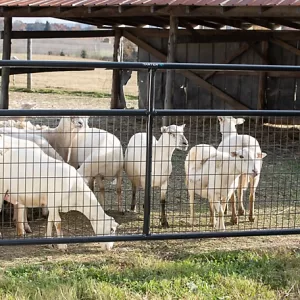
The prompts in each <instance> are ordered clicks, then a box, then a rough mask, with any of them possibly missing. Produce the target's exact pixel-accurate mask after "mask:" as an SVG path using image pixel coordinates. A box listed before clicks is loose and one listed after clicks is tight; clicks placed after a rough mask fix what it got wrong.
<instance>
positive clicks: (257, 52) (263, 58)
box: [250, 41, 268, 64]
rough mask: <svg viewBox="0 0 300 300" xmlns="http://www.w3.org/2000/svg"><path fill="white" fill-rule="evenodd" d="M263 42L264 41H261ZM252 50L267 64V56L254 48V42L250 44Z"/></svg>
mask: <svg viewBox="0 0 300 300" xmlns="http://www.w3.org/2000/svg"><path fill="white" fill-rule="evenodd" d="M263 42H265V41H263ZM250 47H251V48H252V49H253V51H254V52H255V53H256V54H257V55H258V56H259V57H260V58H261V59H262V61H263V63H265V64H267V61H268V57H266V56H265V55H264V54H263V53H262V52H261V51H260V50H258V49H257V48H256V45H255V44H252V45H250Z"/></svg>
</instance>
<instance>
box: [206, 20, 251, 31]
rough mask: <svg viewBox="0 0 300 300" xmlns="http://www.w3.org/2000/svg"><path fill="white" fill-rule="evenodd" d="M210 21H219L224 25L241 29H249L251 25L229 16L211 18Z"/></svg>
mask: <svg viewBox="0 0 300 300" xmlns="http://www.w3.org/2000/svg"><path fill="white" fill-rule="evenodd" d="M208 21H211V22H216V23H219V24H221V25H222V27H223V26H231V27H236V28H240V29H247V28H248V27H249V26H247V25H245V24H243V22H241V21H239V20H236V19H227V18H211V19H208Z"/></svg>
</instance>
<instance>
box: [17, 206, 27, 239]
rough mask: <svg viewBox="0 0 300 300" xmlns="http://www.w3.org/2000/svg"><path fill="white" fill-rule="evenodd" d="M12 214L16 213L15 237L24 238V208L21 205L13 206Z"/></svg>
mask: <svg viewBox="0 0 300 300" xmlns="http://www.w3.org/2000/svg"><path fill="white" fill-rule="evenodd" d="M14 213H16V215H15V216H16V227H17V235H18V236H24V235H25V234H26V233H25V230H24V218H25V206H24V205H23V204H20V203H18V204H16V205H14Z"/></svg>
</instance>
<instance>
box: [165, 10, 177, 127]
mask: <svg viewBox="0 0 300 300" xmlns="http://www.w3.org/2000/svg"><path fill="white" fill-rule="evenodd" d="M177 28H178V19H177V18H176V17H173V16H171V17H170V31H169V41H168V55H167V62H169V63H173V62H176V37H177V34H176V32H177ZM174 80H175V70H167V76H166V88H165V99H164V109H172V108H173V103H172V102H173V97H174ZM163 125H164V126H166V125H168V124H167V118H163Z"/></svg>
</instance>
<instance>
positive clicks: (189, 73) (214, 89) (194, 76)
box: [124, 30, 249, 109]
mask: <svg viewBox="0 0 300 300" xmlns="http://www.w3.org/2000/svg"><path fill="white" fill-rule="evenodd" d="M124 36H125V37H126V38H127V39H128V40H130V41H131V42H133V43H135V44H136V45H137V46H138V47H141V48H143V49H144V50H146V51H147V52H149V53H150V54H151V55H153V56H155V57H156V58H157V59H159V60H160V61H163V62H166V60H167V56H166V55H165V54H164V53H162V52H160V51H158V50H157V49H155V48H154V47H153V46H151V45H149V44H148V43H146V42H145V41H143V40H142V39H140V38H138V37H136V36H134V35H132V34H131V33H129V32H128V31H126V30H124ZM177 72H178V73H180V74H182V75H184V76H185V77H186V78H188V79H190V80H191V81H194V82H195V83H196V84H198V85H199V86H200V87H202V88H204V89H206V90H208V91H210V92H211V93H213V94H215V95H216V96H218V97H220V98H221V99H223V100H224V101H225V102H226V103H228V104H229V105H230V106H232V107H233V108H235V109H249V108H248V107H247V106H245V105H243V104H242V103H240V102H238V101H237V100H235V99H234V98H232V97H231V96H229V95H228V94H226V93H224V92H223V91H221V90H220V89H218V88H217V87H215V86H213V85H211V84H210V83H208V82H207V81H205V80H204V79H202V78H201V77H199V76H198V75H197V74H195V73H193V72H192V71H189V70H177Z"/></svg>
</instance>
